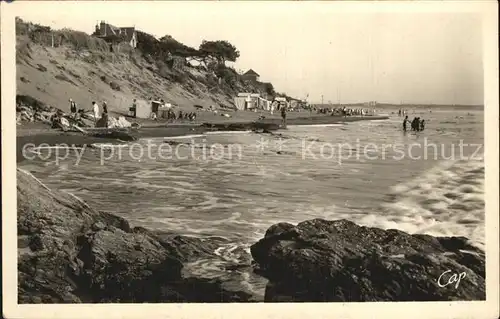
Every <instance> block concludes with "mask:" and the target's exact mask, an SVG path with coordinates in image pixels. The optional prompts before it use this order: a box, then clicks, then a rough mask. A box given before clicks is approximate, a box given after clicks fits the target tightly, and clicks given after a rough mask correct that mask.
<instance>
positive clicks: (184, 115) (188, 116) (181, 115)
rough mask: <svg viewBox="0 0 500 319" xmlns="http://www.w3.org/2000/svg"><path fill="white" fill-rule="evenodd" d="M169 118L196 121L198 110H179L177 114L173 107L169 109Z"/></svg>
mask: <svg viewBox="0 0 500 319" xmlns="http://www.w3.org/2000/svg"><path fill="white" fill-rule="evenodd" d="M167 120H173V121H175V120H189V121H194V120H196V112H189V113H188V112H182V110H180V111H179V114H178V115H176V114H175V112H174V111H173V110H171V109H169V110H168V111H167Z"/></svg>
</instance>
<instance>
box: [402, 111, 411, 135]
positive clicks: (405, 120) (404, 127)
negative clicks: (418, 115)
mask: <svg viewBox="0 0 500 319" xmlns="http://www.w3.org/2000/svg"><path fill="white" fill-rule="evenodd" d="M408 122H410V121H409V120H408V115H407V116H405V119H404V120H403V131H405V132H406V123H408Z"/></svg>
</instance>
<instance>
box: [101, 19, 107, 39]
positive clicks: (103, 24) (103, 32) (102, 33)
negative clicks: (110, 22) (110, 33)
mask: <svg viewBox="0 0 500 319" xmlns="http://www.w3.org/2000/svg"><path fill="white" fill-rule="evenodd" d="M101 35H104V36H105V35H106V23H105V22H104V21H101Z"/></svg>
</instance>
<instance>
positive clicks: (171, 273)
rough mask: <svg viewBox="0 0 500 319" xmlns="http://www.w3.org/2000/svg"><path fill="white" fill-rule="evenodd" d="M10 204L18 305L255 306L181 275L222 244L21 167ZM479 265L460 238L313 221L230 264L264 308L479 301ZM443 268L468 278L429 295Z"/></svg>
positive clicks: (286, 229)
mask: <svg viewBox="0 0 500 319" xmlns="http://www.w3.org/2000/svg"><path fill="white" fill-rule="evenodd" d="M17 205H18V223H17V225H18V226H17V227H18V302H19V303H21V304H22V303H103V302H113V303H114V302H120V303H124V302H128V303H141V302H150V303H154V302H255V301H262V300H259V298H258V297H256V296H255V295H252V294H251V293H250V292H248V291H245V289H244V288H243V287H237V285H234V283H231V284H229V283H228V282H224V281H223V280H220V279H211V278H204V277H203V276H200V275H196V274H194V273H190V272H189V267H187V265H188V264H189V263H190V262H195V261H197V260H200V259H209V258H219V257H218V256H216V255H215V253H214V251H215V250H216V248H217V247H219V245H220V244H221V241H223V239H220V238H204V239H199V238H191V237H187V236H182V235H177V234H165V233H158V232H152V231H150V230H147V229H145V228H142V227H131V226H130V224H129V223H128V222H127V221H126V220H125V219H123V218H121V217H118V216H116V215H113V214H110V213H108V212H102V211H98V210H95V209H94V208H92V207H90V206H89V205H87V204H86V203H85V202H83V201H82V200H81V199H79V198H77V197H76V196H74V195H72V194H69V193H66V192H63V191H57V190H51V189H49V188H47V187H46V186H45V185H43V184H42V183H41V182H40V181H39V180H38V179H36V178H35V177H34V176H33V175H31V174H30V173H29V172H26V171H24V170H21V169H18V170H17ZM252 258H253V261H252ZM484 263H485V258H484V253H483V252H482V251H480V250H479V249H477V248H475V247H473V246H471V245H469V244H468V243H467V240H466V239H465V238H462V237H432V236H427V235H409V234H407V233H404V232H401V231H397V230H387V231H386V230H382V229H377V228H368V227H361V226H358V225H356V224H354V223H352V222H349V221H346V220H338V221H326V220H321V219H315V220H309V221H305V222H303V223H300V224H298V225H297V226H294V225H291V224H287V223H280V224H276V225H273V226H271V227H270V228H269V229H268V230H267V232H266V235H265V238H263V239H261V240H260V241H259V242H257V243H255V244H253V245H252V247H251V256H248V260H247V261H245V264H244V265H235V266H237V267H244V268H245V267H246V268H248V269H252V267H253V269H254V270H255V272H256V273H258V274H260V275H262V276H264V277H265V278H267V279H268V280H269V283H268V285H267V288H266V294H265V300H264V301H268V302H276V301H404V300H419V301H424V300H429V301H438V300H481V299H484V298H485V280H484V278H485V264H484ZM446 270H451V272H452V273H462V272H463V273H466V276H465V278H463V279H462V283H461V284H460V286H459V287H458V288H455V283H453V284H450V285H447V286H446V287H439V286H438V282H437V280H438V277H439V276H440V274H441V273H443V272H445V271H446ZM227 271H228V273H229V272H231V271H233V270H231V269H227ZM450 276H451V273H450ZM450 276H448V277H447V278H446V280H443V281H447V280H448V278H449V277H450Z"/></svg>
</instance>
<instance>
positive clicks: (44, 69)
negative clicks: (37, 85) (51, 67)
mask: <svg viewBox="0 0 500 319" xmlns="http://www.w3.org/2000/svg"><path fill="white" fill-rule="evenodd" d="M37 67H38V70H40V71H42V72H46V71H47V68H46V67H44V66H43V65H41V64H37Z"/></svg>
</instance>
